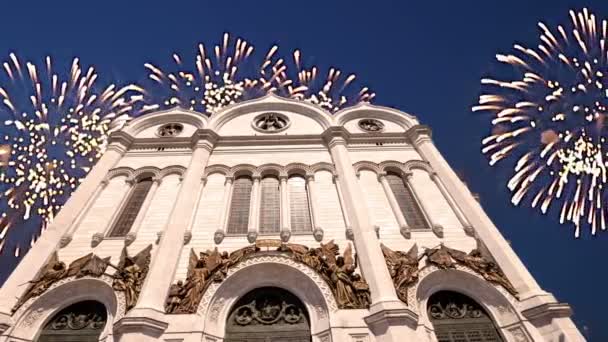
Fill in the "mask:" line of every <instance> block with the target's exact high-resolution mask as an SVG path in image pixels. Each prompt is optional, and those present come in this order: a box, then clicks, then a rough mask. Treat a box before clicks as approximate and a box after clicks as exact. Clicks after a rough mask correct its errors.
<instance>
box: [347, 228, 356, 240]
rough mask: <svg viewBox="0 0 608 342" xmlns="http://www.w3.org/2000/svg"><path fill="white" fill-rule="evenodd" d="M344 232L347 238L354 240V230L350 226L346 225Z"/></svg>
mask: <svg viewBox="0 0 608 342" xmlns="http://www.w3.org/2000/svg"><path fill="white" fill-rule="evenodd" d="M345 234H346V238H347V239H348V240H351V241H355V232H354V231H353V228H352V227H346V231H345Z"/></svg>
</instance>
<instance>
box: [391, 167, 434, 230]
mask: <svg viewBox="0 0 608 342" xmlns="http://www.w3.org/2000/svg"><path fill="white" fill-rule="evenodd" d="M386 180H387V181H388V184H389V185H390V187H391V190H392V191H393V194H394V195H395V199H396V200H397V203H399V208H400V209H401V213H402V214H403V216H404V217H405V220H406V221H407V224H408V226H410V228H415V229H416V228H429V223H428V222H427V220H426V218H425V217H424V213H423V212H422V209H421V208H420V206H419V205H418V202H417V201H416V197H415V196H414V193H413V192H412V189H410V187H409V185H407V184H406V183H405V181H404V179H403V178H402V177H401V176H400V175H398V174H396V173H393V172H388V173H387V174H386Z"/></svg>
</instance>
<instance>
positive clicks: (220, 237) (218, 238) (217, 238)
mask: <svg viewBox="0 0 608 342" xmlns="http://www.w3.org/2000/svg"><path fill="white" fill-rule="evenodd" d="M224 237H226V233H224V231H223V230H221V229H218V230H216V231H215V233H213V242H215V244H216V245H219V244H220V243H222V241H224Z"/></svg>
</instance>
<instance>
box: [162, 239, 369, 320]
mask: <svg viewBox="0 0 608 342" xmlns="http://www.w3.org/2000/svg"><path fill="white" fill-rule="evenodd" d="M262 248H266V249H269V248H273V249H274V250H272V251H270V250H267V251H261V249H262ZM259 253H280V254H282V255H285V256H288V257H290V258H291V259H293V260H294V261H296V262H299V263H303V264H305V265H307V266H308V267H310V268H312V269H314V270H315V271H316V272H317V273H319V274H320V275H321V276H322V278H323V279H324V280H325V281H326V282H327V284H329V285H330V288H331V289H332V292H333V294H334V297H335V298H336V302H337V303H338V306H339V307H340V308H341V309H359V308H367V307H369V304H370V296H369V286H368V285H367V283H366V282H365V280H364V279H363V278H362V277H361V276H360V275H358V274H356V273H355V269H356V267H357V265H356V260H355V258H354V257H353V253H352V247H351V246H350V245H349V246H348V247H347V248H346V250H345V251H344V254H343V255H339V248H338V246H337V245H336V244H335V243H334V242H333V241H330V242H328V243H327V244H321V246H320V247H318V248H308V247H306V246H304V245H299V244H290V243H282V242H281V241H280V240H258V241H257V242H256V243H255V244H254V245H251V246H248V247H245V248H241V249H238V250H236V251H234V252H232V253H230V254H228V253H227V252H223V253H220V252H219V251H218V250H217V248H216V249H215V250H213V251H209V250H208V251H207V252H205V253H200V255H199V256H197V255H196V253H195V252H194V250H192V251H191V252H190V264H189V266H188V275H187V277H186V281H185V282H182V281H178V282H177V283H176V284H174V285H172V286H171V288H170V289H169V294H168V296H167V301H166V303H165V310H166V312H167V313H175V314H180V313H181V314H187V313H194V312H196V309H197V307H198V304H199V303H200V301H201V299H202V297H203V294H204V293H205V291H206V289H207V287H208V286H209V284H211V282H221V281H223V280H224V279H225V278H226V275H227V273H228V270H229V269H230V268H231V267H233V266H235V265H236V264H238V263H239V262H241V261H243V260H245V259H247V258H249V257H251V256H253V255H256V254H259Z"/></svg>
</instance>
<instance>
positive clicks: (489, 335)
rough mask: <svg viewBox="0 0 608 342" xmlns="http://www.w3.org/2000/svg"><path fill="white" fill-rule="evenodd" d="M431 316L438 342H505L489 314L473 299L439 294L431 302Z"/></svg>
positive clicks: (446, 292) (454, 294) (452, 293)
mask: <svg viewBox="0 0 608 342" xmlns="http://www.w3.org/2000/svg"><path fill="white" fill-rule="evenodd" d="M427 310H428V315H429V318H430V319H431V322H432V323H433V327H434V328H435V336H436V337H437V341H438V342H473V341H475V342H502V341H503V340H502V338H501V337H500V334H499V333H498V331H497V330H496V327H495V326H494V322H493V321H492V318H491V317H490V316H489V315H488V313H487V312H486V311H485V310H484V309H483V308H482V307H481V306H480V305H479V304H478V303H476V302H475V301H474V300H472V299H471V298H469V297H467V296H465V295H463V294H461V293H458V292H453V291H439V292H437V293H435V294H433V295H432V296H431V297H430V298H429V301H428V308H427Z"/></svg>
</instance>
